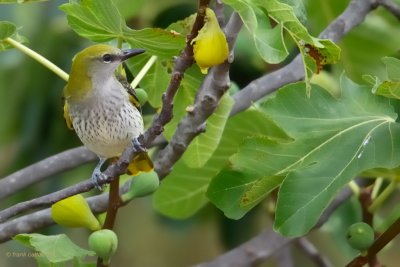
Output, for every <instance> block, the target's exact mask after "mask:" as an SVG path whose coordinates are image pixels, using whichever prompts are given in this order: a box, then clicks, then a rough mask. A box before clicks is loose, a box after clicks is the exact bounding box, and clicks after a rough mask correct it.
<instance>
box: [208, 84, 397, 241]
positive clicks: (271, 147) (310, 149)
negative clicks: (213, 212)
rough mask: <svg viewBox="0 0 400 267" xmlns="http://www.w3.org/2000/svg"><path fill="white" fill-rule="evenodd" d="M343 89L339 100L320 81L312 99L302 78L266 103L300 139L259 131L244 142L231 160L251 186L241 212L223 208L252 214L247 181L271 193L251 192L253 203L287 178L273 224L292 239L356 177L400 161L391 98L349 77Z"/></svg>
mask: <svg viewBox="0 0 400 267" xmlns="http://www.w3.org/2000/svg"><path fill="white" fill-rule="evenodd" d="M341 88H342V94H341V98H339V99H337V98H333V97H332V96H331V95H330V94H329V93H327V92H326V91H324V90H322V89H321V88H320V87H317V86H314V87H313V94H312V95H311V97H310V98H309V97H308V96H307V92H306V88H305V85H304V84H303V83H298V84H293V85H289V86H287V87H285V88H283V89H281V90H280V91H279V92H278V94H277V95H276V97H275V98H274V99H271V100H269V101H267V102H266V104H265V105H264V106H263V110H264V111H265V112H266V114H267V115H268V116H270V117H271V118H272V119H273V120H274V121H275V122H276V123H277V124H278V125H279V126H280V127H282V128H283V129H284V130H285V131H286V132H287V133H288V134H289V135H290V136H291V137H292V138H293V139H294V140H293V141H292V142H285V143H283V142H276V141H274V140H271V139H270V138H266V137H263V136H256V137H252V138H247V139H246V140H245V141H244V143H243V144H242V145H241V146H240V148H239V150H238V153H237V155H236V156H235V157H232V159H231V162H232V169H234V170H236V171H239V172H241V173H242V174H244V175H246V179H242V180H243V181H244V182H243V183H242V184H239V186H242V187H243V188H245V189H246V190H244V191H243V192H242V193H241V194H237V197H236V198H235V199H234V200H232V201H234V202H235V203H234V205H233V204H231V206H235V209H236V210H234V211H233V212H232V210H229V207H225V209H224V212H227V211H229V212H230V213H231V214H235V215H237V214H238V215H241V213H240V212H242V213H243V211H246V209H243V208H242V206H241V205H242V204H243V200H244V198H245V194H246V193H247V190H249V189H247V188H248V187H246V186H247V185H248V184H252V183H255V182H260V184H261V185H263V184H266V185H265V188H264V190H256V191H254V192H252V194H253V197H252V198H251V199H250V200H251V201H250V202H246V204H248V205H249V206H250V207H251V206H254V205H256V204H257V203H258V202H259V201H261V200H262V196H265V193H268V192H270V191H271V189H272V188H273V186H275V187H276V186H277V185H278V184H279V183H280V180H279V179H281V178H282V177H285V178H284V179H283V181H282V184H281V186H280V190H279V193H278V202H277V209H276V219H275V224H274V228H275V229H276V230H277V231H279V232H280V233H282V234H284V235H287V236H300V235H304V234H305V233H306V232H307V231H309V230H310V229H311V228H312V227H313V225H314V224H315V223H316V222H317V220H318V218H319V216H320V215H321V213H322V212H323V210H324V208H325V207H326V206H327V205H328V204H329V202H330V200H331V199H332V198H334V196H335V194H336V193H337V192H338V191H339V190H340V189H341V188H342V187H343V186H344V185H346V184H347V183H348V182H349V181H350V180H351V179H353V178H354V177H355V176H356V175H358V174H360V173H362V172H364V171H366V170H371V169H374V168H384V169H392V168H394V167H396V166H398V165H399V164H400V154H399V152H400V147H399V145H400V139H399V138H400V127H399V125H398V124H397V123H396V122H395V120H396V117H397V115H396V114H395V113H394V112H393V108H392V106H391V105H390V103H389V101H388V100H387V99H385V98H382V97H378V96H374V95H372V94H371V93H370V92H369V91H368V90H367V89H368V87H365V86H359V85H357V84H354V83H353V82H351V81H350V80H348V79H347V78H342V80H341ZM263 179H267V181H269V183H266V182H265V181H264V182H262V181H263ZM258 187H259V186H258ZM210 188H211V186H210ZM227 188H228V189H229V188H230V187H229V186H228V187H227ZM220 191H221V189H220Z"/></svg>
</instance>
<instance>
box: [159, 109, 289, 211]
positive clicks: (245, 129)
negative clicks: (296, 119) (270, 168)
mask: <svg viewBox="0 0 400 267" xmlns="http://www.w3.org/2000/svg"><path fill="white" fill-rule="evenodd" d="M260 134H266V135H268V136H270V137H271V138H274V139H277V140H284V139H287V138H288V136H287V135H286V134H285V133H284V132H283V131H282V130H281V129H280V128H279V127H277V126H276V125H275V124H274V123H273V122H272V121H271V119H270V118H268V117H267V116H265V115H264V114H263V112H261V111H260V110H255V109H250V110H247V111H245V112H242V113H240V114H238V115H236V116H234V117H233V118H230V119H229V120H228V122H227V124H226V126H225V129H224V133H223V135H222V138H221V141H220V143H219V145H218V148H217V149H216V151H215V152H214V154H213V155H212V157H211V158H210V159H209V160H208V161H207V163H206V164H205V165H204V166H203V167H202V168H190V167H188V166H187V165H186V164H185V163H184V161H183V160H180V161H178V162H177V164H175V166H174V169H173V171H172V172H171V173H170V174H169V175H168V176H167V177H166V178H165V179H164V180H163V181H162V182H161V185H160V187H159V189H158V190H157V191H156V193H155V195H154V199H153V200H154V206H155V208H156V209H157V210H158V211H159V212H161V213H163V214H165V215H167V216H170V217H175V218H187V217H189V216H191V215H193V214H194V213H196V212H197V211H198V210H199V209H200V208H201V207H203V205H204V204H206V203H207V202H208V200H207V197H206V195H205V193H206V190H207V187H208V185H209V183H210V181H211V179H212V178H213V177H214V176H216V175H217V174H218V173H219V172H220V170H221V169H222V168H224V167H225V166H226V164H227V163H228V158H229V156H230V155H232V154H234V153H236V151H237V148H238V147H239V144H240V143H241V142H242V141H243V139H244V138H245V137H247V136H255V135H260Z"/></svg>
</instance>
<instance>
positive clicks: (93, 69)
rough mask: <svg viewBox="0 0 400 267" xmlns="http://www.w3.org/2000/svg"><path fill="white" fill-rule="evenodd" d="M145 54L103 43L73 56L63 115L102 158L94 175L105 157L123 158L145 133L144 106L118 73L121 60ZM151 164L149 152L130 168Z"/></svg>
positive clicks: (135, 169) (140, 168) (142, 168)
mask: <svg viewBox="0 0 400 267" xmlns="http://www.w3.org/2000/svg"><path fill="white" fill-rule="evenodd" d="M142 52H144V50H141V49H131V50H125V51H122V50H120V49H118V48H115V47H112V46H109V45H102V44H99V45H93V46H90V47H88V48H86V49H84V50H82V51H81V52H79V53H78V54H77V55H76V56H75V58H74V60H73V63H72V68H71V72H70V76H69V80H68V84H67V85H66V86H65V87H64V91H63V97H64V100H65V103H64V118H65V120H66V123H67V126H68V127H69V128H71V129H74V130H75V132H76V134H77V135H78V136H79V138H80V140H81V141H82V143H83V144H84V145H85V146H86V147H87V148H88V149H89V150H91V151H93V152H94V153H96V154H97V155H98V156H99V158H100V163H99V165H98V166H97V167H96V169H95V171H94V173H93V175H94V176H99V175H100V167H101V165H102V164H103V162H104V161H105V160H106V159H109V158H115V157H119V156H120V155H121V154H122V152H123V151H124V149H125V148H126V147H127V146H128V145H129V144H130V143H131V142H132V140H134V139H135V138H137V137H138V136H139V135H140V134H142V133H143V119H142V115H141V110H140V105H139V102H138V100H137V98H136V97H135V94H134V91H133V89H132V88H131V87H130V85H129V83H128V82H127V81H126V80H125V79H124V77H122V76H120V75H119V76H118V77H117V76H116V75H115V70H116V69H117V67H118V65H119V64H121V63H122V61H124V60H126V59H128V58H130V57H132V56H134V55H137V54H140V53H142ZM152 168H153V165H152V162H151V160H150V158H149V157H148V156H147V153H141V154H139V155H138V156H137V157H136V158H135V159H134V161H133V162H132V163H131V164H130V166H129V168H128V170H129V171H130V172H131V173H133V174H136V173H137V172H139V171H150V170H151V169H152ZM92 178H94V179H95V180H97V179H98V178H95V177H92Z"/></svg>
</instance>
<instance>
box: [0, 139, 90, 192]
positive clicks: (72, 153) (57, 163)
mask: <svg viewBox="0 0 400 267" xmlns="http://www.w3.org/2000/svg"><path fill="white" fill-rule="evenodd" d="M96 159H97V156H96V155H95V154H94V153H93V152H91V151H89V150H88V149H87V148H85V147H83V146H82V147H77V148H73V149H70V150H66V151H64V152H61V153H59V154H56V155H54V156H51V157H48V158H46V159H44V160H41V161H39V162H37V163H35V164H33V165H30V166H28V167H26V168H24V169H21V170H19V171H17V172H15V173H13V174H10V175H8V176H6V177H4V178H2V179H0V199H3V198H6V197H8V196H9V195H11V194H13V193H15V192H18V191H19V190H21V189H22V188H25V187H27V186H30V185H32V184H35V183H38V182H40V181H42V180H44V179H46V178H48V177H51V176H52V175H55V174H58V173H62V172H64V171H67V170H71V169H74V168H76V167H78V166H80V165H82V164H85V163H88V162H91V161H94V160H96Z"/></svg>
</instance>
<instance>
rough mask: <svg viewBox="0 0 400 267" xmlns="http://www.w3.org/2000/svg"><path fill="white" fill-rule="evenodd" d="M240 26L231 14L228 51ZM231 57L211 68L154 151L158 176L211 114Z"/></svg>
mask: <svg viewBox="0 0 400 267" xmlns="http://www.w3.org/2000/svg"><path fill="white" fill-rule="evenodd" d="M242 25H243V23H242V20H241V19H240V17H239V15H238V14H237V13H233V14H232V16H231V18H230V19H229V22H228V24H227V25H226V36H227V41H228V44H229V47H230V50H232V48H233V45H234V42H235V41H236V37H237V35H238V33H239V31H240V29H241V27H242ZM231 60H232V59H230V60H228V61H226V62H224V63H222V64H220V65H218V66H215V67H213V68H212V69H211V71H210V72H209V74H208V75H207V76H206V78H205V79H204V81H203V83H202V85H201V87H200V89H199V91H198V92H197V95H196V98H195V102H194V104H193V109H192V110H191V111H190V112H188V114H187V115H186V116H185V117H184V118H183V119H182V120H181V121H180V122H179V124H178V127H177V130H176V131H175V134H174V136H173V137H172V138H171V141H170V142H169V143H168V145H167V146H166V147H165V148H164V149H163V150H162V151H160V153H159V154H158V157H157V160H156V161H155V170H156V172H157V173H158V175H159V177H160V178H163V177H165V176H167V175H168V174H169V173H170V172H171V169H172V166H173V165H174V164H175V162H176V161H178V159H179V158H180V157H181V156H182V154H183V152H185V150H186V148H187V146H188V145H189V144H190V143H191V141H192V140H193V139H194V138H195V137H196V136H198V135H199V134H200V133H202V132H204V130H205V122H206V120H207V118H208V117H209V116H210V115H211V114H213V112H214V111H215V109H216V108H217V107H218V103H219V100H220V99H221V97H222V96H223V95H224V93H225V92H226V91H227V90H228V88H229V83H230V80H229V67H230V62H229V61H231Z"/></svg>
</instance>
